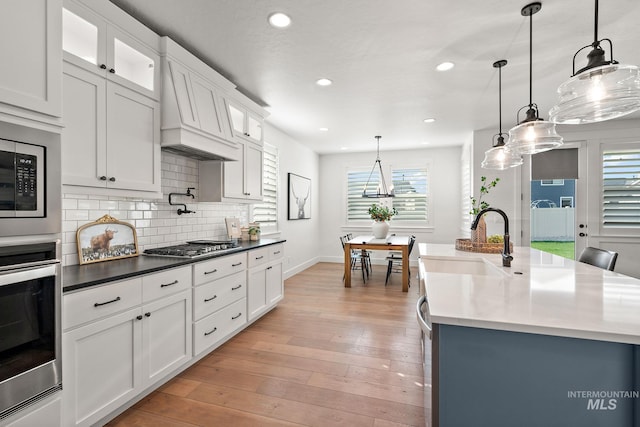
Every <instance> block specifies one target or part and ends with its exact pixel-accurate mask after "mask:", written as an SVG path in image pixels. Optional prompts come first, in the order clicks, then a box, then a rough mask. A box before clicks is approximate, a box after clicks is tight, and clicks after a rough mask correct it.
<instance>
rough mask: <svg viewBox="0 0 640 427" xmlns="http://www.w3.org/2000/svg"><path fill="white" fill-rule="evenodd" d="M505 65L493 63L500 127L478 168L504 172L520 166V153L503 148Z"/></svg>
mask: <svg viewBox="0 0 640 427" xmlns="http://www.w3.org/2000/svg"><path fill="white" fill-rule="evenodd" d="M505 65H507V60H506V59H501V60H500V61H496V62H494V63H493V67H494V68H497V69H498V117H499V122H500V126H499V129H498V134H497V135H494V136H493V137H494V138H495V137H496V136H497V137H498V140H497V142H496V143H495V144H494V145H493V148H491V149H489V150H487V151H485V153H484V160H483V161H482V163H480V166H481V167H483V168H484V169H498V170H504V169H509V168H513V167H516V166H520V165H521V164H522V156H521V155H520V153H517V152H515V151H509V150H506V149H505V148H504V135H506V134H505V133H503V132H502V67H504V66H505Z"/></svg>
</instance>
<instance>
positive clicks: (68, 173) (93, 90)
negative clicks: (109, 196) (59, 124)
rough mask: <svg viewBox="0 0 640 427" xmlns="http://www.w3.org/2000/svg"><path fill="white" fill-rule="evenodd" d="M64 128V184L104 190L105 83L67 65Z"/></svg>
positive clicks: (94, 76) (103, 80)
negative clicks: (102, 188) (102, 178)
mask: <svg viewBox="0 0 640 427" xmlns="http://www.w3.org/2000/svg"><path fill="white" fill-rule="evenodd" d="M63 84H64V94H65V96H64V102H63V113H64V122H65V127H64V128H63V129H62V183H63V184H68V185H80V186H91V187H105V186H106V182H105V181H101V180H100V177H101V176H106V173H107V171H106V164H105V162H104V159H105V158H106V155H107V139H106V138H107V132H106V111H105V108H106V99H105V98H106V93H105V87H106V81H105V79H104V78H102V77H100V76H98V75H96V74H93V73H91V72H89V71H87V70H84V69H82V68H79V67H76V66H75V65H72V64H68V63H65V64H64V74H63Z"/></svg>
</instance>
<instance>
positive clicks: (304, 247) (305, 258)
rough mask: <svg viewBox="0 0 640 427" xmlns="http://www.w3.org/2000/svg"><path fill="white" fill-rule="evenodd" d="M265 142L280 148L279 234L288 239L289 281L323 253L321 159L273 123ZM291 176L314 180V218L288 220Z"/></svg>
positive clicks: (312, 192)
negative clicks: (320, 241) (320, 237)
mask: <svg viewBox="0 0 640 427" xmlns="http://www.w3.org/2000/svg"><path fill="white" fill-rule="evenodd" d="M264 140H265V142H267V143H269V144H271V145H273V146H275V147H277V148H278V156H279V158H280V170H279V183H278V184H279V186H278V189H279V200H278V222H279V229H280V232H279V233H278V234H277V235H278V236H280V237H281V238H283V239H286V240H287V243H286V244H285V252H286V253H285V257H286V258H285V264H284V270H285V271H284V276H285V278H287V277H290V276H292V275H293V274H295V273H298V272H300V271H302V270H304V269H305V268H307V267H310V266H311V265H313V264H315V263H316V262H317V258H318V253H319V251H318V248H317V246H316V245H315V242H317V241H318V240H319V235H320V232H321V226H320V224H321V220H320V217H321V211H320V205H321V199H320V197H321V193H320V191H321V190H320V186H321V184H320V182H321V180H320V178H319V174H318V168H319V166H318V164H319V157H318V154H316V153H315V152H314V151H312V150H311V149H309V148H307V147H306V146H304V145H302V144H300V143H299V142H298V141H296V140H294V139H293V138H291V137H290V136H289V135H287V134H285V133H284V132H282V131H280V130H279V129H277V128H276V127H274V126H272V125H271V124H269V123H267V124H265V136H264ZM288 173H295V174H296V175H300V176H303V177H306V178H310V179H311V219H300V220H288V219H287V206H288V188H287V186H288V181H287V179H288ZM322 185H324V183H323V184H322ZM265 237H271V236H268V235H267V236H265Z"/></svg>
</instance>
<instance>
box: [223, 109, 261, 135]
mask: <svg viewBox="0 0 640 427" xmlns="http://www.w3.org/2000/svg"><path fill="white" fill-rule="evenodd" d="M224 102H225V108H226V110H227V114H228V115H229V123H230V124H231V130H232V131H233V135H234V136H235V137H237V138H239V139H240V140H247V141H250V142H254V143H256V144H260V145H262V142H263V134H262V125H263V122H264V120H263V118H262V117H260V116H259V115H258V114H255V113H253V112H252V111H251V110H249V109H248V108H246V107H245V106H243V105H242V104H240V103H239V102H236V101H235V100H233V99H230V98H225V100H224Z"/></svg>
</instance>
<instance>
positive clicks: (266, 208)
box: [253, 143, 278, 232]
mask: <svg viewBox="0 0 640 427" xmlns="http://www.w3.org/2000/svg"><path fill="white" fill-rule="evenodd" d="M262 175H263V176H262V203H259V204H256V205H254V207H253V220H254V221H257V222H259V223H260V230H261V231H262V232H264V231H265V230H266V231H276V230H277V229H278V149H277V148H276V147H274V146H273V145H270V144H267V143H265V144H264V155H263V172H262Z"/></svg>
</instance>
